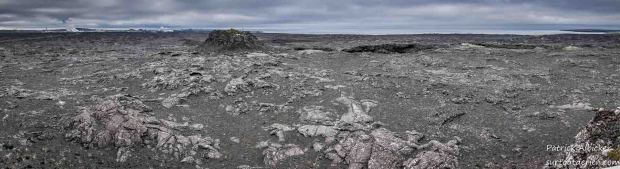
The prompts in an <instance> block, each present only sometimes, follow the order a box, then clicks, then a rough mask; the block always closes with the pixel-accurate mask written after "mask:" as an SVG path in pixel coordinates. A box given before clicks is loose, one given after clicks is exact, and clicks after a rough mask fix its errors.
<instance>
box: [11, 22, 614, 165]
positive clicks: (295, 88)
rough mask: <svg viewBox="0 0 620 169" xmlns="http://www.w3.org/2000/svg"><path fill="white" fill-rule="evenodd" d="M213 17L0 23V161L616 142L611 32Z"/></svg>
mask: <svg viewBox="0 0 620 169" xmlns="http://www.w3.org/2000/svg"><path fill="white" fill-rule="evenodd" d="M218 33H220V34H217V36H214V34H212V35H211V36H209V34H208V33H58V34H55V33H32V34H27V33H15V34H9V33H6V34H0V118H1V121H0V125H1V127H2V130H0V166H2V168H240V169H251V168H352V169H361V168H369V169H377V168H407V169H410V168H411V169H414V168H598V167H601V166H603V165H572V164H571V165H567V164H562V163H558V161H562V160H619V159H620V149H618V146H619V145H620V137H619V136H620V128H619V127H617V126H618V125H619V124H620V110H618V109H620V108H616V107H618V106H620V85H619V84H620V35H569V34H567V35H546V36H517V35H384V36H370V35H368V36H366V35H296V34H266V33H259V34H255V35H256V36H254V35H252V34H249V33H245V32H236V31H234V30H227V31H221V32H218ZM582 144H591V145H597V146H603V147H605V148H602V149H597V150H596V151H591V152H589V151H588V152H575V151H561V150H558V149H553V148H552V149H550V147H554V146H556V147H561V146H569V145H582ZM550 161H551V162H552V163H550ZM554 161H555V162H554Z"/></svg>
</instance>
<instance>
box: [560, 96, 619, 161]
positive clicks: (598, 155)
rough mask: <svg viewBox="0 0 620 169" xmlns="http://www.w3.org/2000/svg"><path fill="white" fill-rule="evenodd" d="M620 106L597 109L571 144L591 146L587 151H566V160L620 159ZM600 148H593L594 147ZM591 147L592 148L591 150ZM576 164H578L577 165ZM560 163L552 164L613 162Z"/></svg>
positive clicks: (576, 147) (578, 146)
mask: <svg viewBox="0 0 620 169" xmlns="http://www.w3.org/2000/svg"><path fill="white" fill-rule="evenodd" d="M618 126H620V107H619V108H616V109H603V108H600V109H598V110H596V115H595V116H594V118H593V119H592V120H590V122H588V124H586V126H585V127H584V128H583V129H582V130H581V131H579V133H577V135H576V136H575V143H574V144H572V145H570V146H573V147H575V149H576V150H580V149H581V148H584V149H585V148H587V147H586V146H589V147H590V148H589V149H587V151H585V150H584V151H564V153H565V158H564V159H563V160H564V161H598V162H604V161H607V162H613V161H618V160H620V154H619V153H618V146H620V139H618V138H620V128H619V127H618ZM595 146H596V147H598V148H593V147H595ZM590 149H591V150H590ZM575 164H576V165H575ZM575 164H569V163H566V164H564V163H558V164H550V165H551V166H549V167H555V168H604V167H610V166H609V165H611V164H613V163H608V165H604V164H603V163H591V164H586V163H579V164H577V163H575Z"/></svg>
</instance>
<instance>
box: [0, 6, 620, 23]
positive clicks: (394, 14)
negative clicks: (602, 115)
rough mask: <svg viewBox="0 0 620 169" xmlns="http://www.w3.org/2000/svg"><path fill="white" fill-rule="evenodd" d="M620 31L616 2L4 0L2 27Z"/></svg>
mask: <svg viewBox="0 0 620 169" xmlns="http://www.w3.org/2000/svg"><path fill="white" fill-rule="evenodd" d="M63 22H69V23H71V24H75V25H76V26H85V27H140V26H155V25H168V26H174V27H186V28H201V27H204V28H206V27H254V28H281V29H320V28H324V29H347V28H355V29H389V28H394V29H410V28H411V29H413V28H433V27H507V28H510V27H513V28H519V27H524V25H585V26H588V25H593V26H594V25H607V26H611V27H614V26H619V25H620V1H617V0H589V1H583V0H470V1H462V0H365V1H357V0H296V1H289V0H207V1H194V0H180V1H174V0H159V1H151V0H106V1H97V0H38V1H33V0H0V28H1V27H6V28H32V27H63V26H64V25H65V23H63Z"/></svg>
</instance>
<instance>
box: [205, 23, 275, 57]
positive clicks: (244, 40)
mask: <svg viewBox="0 0 620 169" xmlns="http://www.w3.org/2000/svg"><path fill="white" fill-rule="evenodd" d="M200 48H201V50H203V51H208V52H223V51H251V50H256V49H261V48H263V43H261V42H260V41H259V40H258V38H257V37H256V36H254V35H253V34H252V33H250V32H247V31H239V30H235V29H229V30H214V31H211V32H210V33H209V37H208V38H207V40H205V42H204V43H203V44H202V45H201V46H200Z"/></svg>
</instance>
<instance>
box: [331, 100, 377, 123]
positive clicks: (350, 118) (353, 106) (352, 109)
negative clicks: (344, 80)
mask: <svg viewBox="0 0 620 169" xmlns="http://www.w3.org/2000/svg"><path fill="white" fill-rule="evenodd" d="M336 101H337V102H339V103H341V104H344V105H347V106H348V112H347V113H346V114H344V115H342V116H341V117H340V121H342V122H345V123H365V122H371V121H372V120H373V119H372V117H370V116H369V115H368V114H366V113H368V112H367V111H370V107H367V108H366V110H364V109H362V106H361V105H360V103H359V102H357V101H355V100H353V99H351V98H348V97H340V98H338V99H336ZM366 105H371V104H366Z"/></svg>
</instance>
